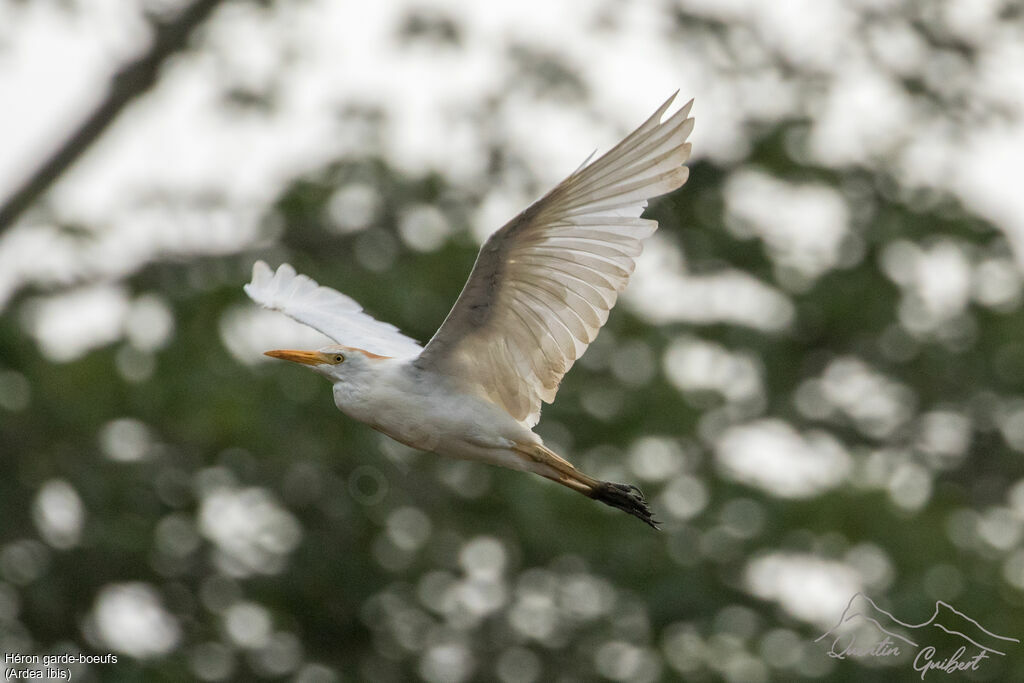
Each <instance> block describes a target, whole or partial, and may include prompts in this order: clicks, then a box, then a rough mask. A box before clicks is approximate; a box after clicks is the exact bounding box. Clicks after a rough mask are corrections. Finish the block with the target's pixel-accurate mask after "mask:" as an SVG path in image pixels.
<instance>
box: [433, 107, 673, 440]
mask: <svg viewBox="0 0 1024 683" xmlns="http://www.w3.org/2000/svg"><path fill="white" fill-rule="evenodd" d="M673 99H675V95H673V96H672V97H670V98H669V99H668V101H667V102H665V104H663V105H662V106H661V107H660V108H659V109H658V111H656V112H654V114H653V115H652V116H651V118H649V119H648V120H647V121H646V122H644V124H643V125H641V126H640V127H639V128H637V129H636V130H635V131H634V132H633V133H631V134H630V135H629V136H627V137H626V138H625V139H624V140H623V141H622V142H620V143H619V144H618V145H616V146H615V147H614V148H612V149H611V150H610V151H609V152H607V153H606V154H605V155H604V156H602V157H600V158H599V159H597V160H596V161H594V162H592V163H590V164H585V165H584V166H582V167H581V168H579V169H577V170H576V171H575V172H574V173H573V174H572V175H570V176H569V177H568V178H566V179H565V180H563V181H562V182H561V183H560V184H559V185H558V186H557V187H555V189H553V190H551V192H549V193H548V194H547V195H545V196H544V197H542V198H541V199H540V200H538V201H537V202H535V203H534V204H533V205H532V206H530V207H529V208H528V209H526V210H525V211H523V212H522V213H521V214H519V215H518V216H516V217H515V218H513V219H512V220H511V221H510V222H509V223H508V224H506V225H505V226H504V227H503V228H501V229H500V230H498V231H497V232H495V233H494V234H493V235H491V237H490V238H489V239H488V240H487V242H485V243H484V245H483V247H482V248H481V249H480V254H479V255H478V256H477V259H476V263H475V264H474V266H473V271H472V273H470V276H469V281H468V282H467V283H466V286H465V288H463V290H462V294H460V295H459V299H458V301H456V302H455V306H454V308H452V310H451V312H450V313H449V314H448V317H447V318H446V319H445V321H444V324H443V325H441V328H440V329H439V330H438V331H437V333H436V334H435V335H434V337H433V339H431V340H430V342H429V343H428V344H427V346H426V348H424V350H423V353H422V354H420V358H419V359H418V360H417V361H416V363H417V365H418V366H420V367H423V368H430V369H433V370H435V371H438V372H442V373H444V374H446V375H448V376H450V377H452V378H453V379H454V380H455V381H456V382H457V383H458V384H459V385H460V386H462V387H464V388H466V389H467V390H469V391H473V392H474V393H476V394H478V395H481V396H483V397H485V398H487V399H489V400H491V401H493V402H494V403H496V404H498V405H500V406H502V407H504V408H505V409H506V410H507V411H508V412H509V414H510V415H512V417H514V418H515V419H516V420H519V421H520V422H521V423H523V424H524V425H526V426H529V427H532V426H533V425H535V424H536V423H537V420H538V419H540V407H541V401H545V402H547V403H550V402H551V401H553V400H554V398H555V393H556V392H557V391H558V385H559V383H560V382H561V380H562V376H563V375H565V373H566V372H568V371H569V368H570V367H572V364H573V363H574V362H575V361H576V359H577V358H579V357H580V356H581V355H582V354H583V352H584V351H585V350H586V348H587V345H588V344H590V342H592V341H593V340H594V338H595V337H596V336H597V333H598V330H599V329H600V328H601V326H602V325H604V323H605V321H606V320H607V319H608V312H609V310H610V309H611V308H612V306H614V305H615V300H616V298H617V297H618V293H619V292H620V291H622V290H623V289H624V288H625V287H626V284H627V282H628V280H629V276H630V274H632V272H633V268H634V267H635V264H634V262H633V259H634V258H635V257H636V256H638V255H639V254H640V252H641V250H642V245H641V240H643V239H644V238H646V237H649V236H650V235H651V233H653V232H654V231H655V230H656V229H657V227H658V223H657V221H653V220H645V219H642V218H640V214H641V213H642V212H643V210H644V208H645V207H646V206H647V200H648V199H649V198H651V197H657V196H658V195H662V194H665V193H667V192H671V191H672V190H675V189H676V188H678V187H680V186H681V185H682V184H683V183H685V182H686V178H687V175H688V170H687V168H686V167H685V166H683V165H682V164H683V163H684V162H685V161H686V160H687V159H688V158H689V156H690V145H689V143H687V142H686V138H687V136H688V135H689V134H690V131H691V130H692V129H693V119H691V118H687V117H688V116H689V112H690V106H691V104H692V103H693V101H692V100H691V101H690V102H688V103H687V104H686V105H685V106H684V107H682V108H681V109H680V110H679V111H677V112H676V113H674V114H672V115H671V116H669V117H668V118H666V119H665V120H664V121H662V116H663V115H664V114H665V112H666V111H667V110H668V108H669V106H670V105H671V104H672V100H673Z"/></svg>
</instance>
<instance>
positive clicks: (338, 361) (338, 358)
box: [334, 353, 345, 363]
mask: <svg viewBox="0 0 1024 683" xmlns="http://www.w3.org/2000/svg"><path fill="white" fill-rule="evenodd" d="M343 360H345V356H343V355H341V354H340V353H339V354H338V355H337V356H335V357H334V362H335V363H340V362H342V361H343Z"/></svg>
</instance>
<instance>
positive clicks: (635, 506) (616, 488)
mask: <svg viewBox="0 0 1024 683" xmlns="http://www.w3.org/2000/svg"><path fill="white" fill-rule="evenodd" d="M515 450H516V452H517V453H519V454H520V455H522V456H523V457H525V458H527V459H529V460H530V461H532V462H535V463H538V464H541V465H545V466H546V467H541V468H537V470H535V471H537V472H538V474H540V475H542V476H544V477H547V478H548V479H550V480H551V481H557V482H558V483H559V484H561V485H562V486H566V487H568V488H571V489H572V490H574V491H578V492H580V493H582V494H583V495H585V496H587V497H588V498H593V499H594V500H598V501H601V502H602V503H604V504H605V505H610V506H612V507H613V508H618V509H619V510H622V511H623V512H626V513H628V514H631V515H633V516H634V517H636V518H637V519H639V520H640V521H642V522H643V523H644V524H647V525H648V526H650V527H652V528H654V529H657V528H658V524H659V522H658V521H657V520H655V519H654V517H653V516H652V514H651V508H650V507H649V506H648V505H647V501H646V500H645V499H644V494H643V492H641V491H640V489H638V488H637V487H635V486H633V485H632V484H615V483H613V482H610V481H601V480H599V479H594V478H593V477H591V476H588V475H586V474H584V473H583V472H580V471H579V470H578V469H576V468H575V467H574V466H573V464H572V463H570V462H569V461H568V460H566V459H565V458H563V457H561V456H560V455H558V454H557V453H555V452H554V451H552V450H551V449H549V448H547V447H546V446H544V445H543V444H533V443H517V444H516V446H515Z"/></svg>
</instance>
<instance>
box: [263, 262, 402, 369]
mask: <svg viewBox="0 0 1024 683" xmlns="http://www.w3.org/2000/svg"><path fill="white" fill-rule="evenodd" d="M245 293H246V294H248V295H249V298H250V299H252V300H253V301H255V302H256V303H258V304H260V305H261V306H264V307H265V308H269V309H272V310H275V311H281V312H282V313H284V314H285V315H288V316H290V317H292V318H294V319H295V320H298V321H299V322H300V323H303V324H305V325H309V326H310V327H312V328H314V329H317V330H320V331H321V332H323V333H324V334H326V335H327V336H328V337H330V338H331V339H333V340H334V341H336V342H338V343H339V344H343V345H345V346H353V347H356V348H360V349H365V350H367V351H370V352H371V353H376V354H379V355H381V356H392V357H394V358H410V357H413V356H416V355H417V354H419V352H420V351H421V350H422V347H421V346H420V345H419V344H418V343H417V342H416V341H415V340H414V339H410V338H409V337H406V336H405V335H404V334H402V333H401V332H399V331H398V328H397V327H395V326H394V325H389V324H388V323H383V322H380V321H379V320H376V319H374V318H373V317H372V316H370V315H367V314H366V313H364V312H363V307H362V306H360V305H359V304H358V303H357V302H356V301H355V300H354V299H352V298H351V297H348V296H345V295H344V294H342V293H341V292H338V291H336V290H334V289H331V288H330V287H321V286H320V285H318V284H317V283H316V281H315V280H313V279H312V278H309V277H307V276H305V275H299V274H298V273H296V272H295V269H294V268H292V267H291V266H290V265H289V264H287V263H282V264H281V265H280V266H279V267H278V269H277V272H276V273H275V272H274V271H272V270H271V269H270V266H268V265H267V264H266V263H264V262H263V261H257V262H256V263H255V264H253V267H252V282H250V283H249V284H247V285H245Z"/></svg>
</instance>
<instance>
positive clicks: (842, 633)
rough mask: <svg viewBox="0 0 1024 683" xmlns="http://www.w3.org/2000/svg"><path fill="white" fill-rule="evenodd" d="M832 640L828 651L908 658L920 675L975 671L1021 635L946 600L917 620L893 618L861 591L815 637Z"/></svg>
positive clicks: (876, 660)
mask: <svg viewBox="0 0 1024 683" xmlns="http://www.w3.org/2000/svg"><path fill="white" fill-rule="evenodd" d="M820 641H826V642H830V643H831V645H830V647H829V649H828V656H829V657H833V658H835V659H856V660H858V661H860V662H861V663H865V664H869V665H876V664H891V663H895V662H901V661H911V662H912V666H913V667H914V670H915V671H918V672H919V673H920V674H921V678H922V679H924V677H925V675H926V674H927V673H928V672H929V671H942V672H944V673H955V672H958V671H977V670H978V669H979V667H980V666H981V664H982V662H983V661H984V660H986V659H988V658H990V657H993V656H995V657H1005V656H1006V653H1007V652H1008V651H1009V650H1010V648H1011V647H1013V646H1014V645H1019V644H1020V640H1018V639H1017V638H1011V637H1009V636H1001V635H998V634H996V633H993V632H992V631H990V630H988V629H986V628H985V627H984V626H982V625H981V624H979V623H978V622H977V621H975V620H974V619H972V618H971V617H969V616H967V615H966V614H964V613H963V612H961V611H960V610H958V609H956V608H955V607H953V606H952V605H950V604H949V603H947V602H943V601H942V600H938V601H936V602H935V611H934V612H933V613H932V616H931V617H930V618H929V619H928V620H927V621H924V622H922V623H920V624H912V623H908V622H905V621H901V620H900V619H897V618H896V617H895V616H894V615H893V614H892V613H891V612H888V611H886V610H884V609H882V608H881V607H879V606H878V604H877V603H875V601H874V600H872V599H871V598H869V597H868V596H866V595H864V594H863V593H855V594H854V596H853V597H852V598H850V602H849V603H847V605H846V609H844V610H843V614H842V616H840V617H839V621H838V622H836V625H835V626H833V627H832V628H830V629H829V630H828V631H826V632H825V633H823V634H821V635H820V636H818V637H817V638H816V639H815V640H814V642H816V643H817V642H820Z"/></svg>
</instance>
